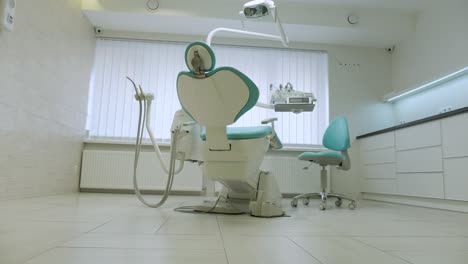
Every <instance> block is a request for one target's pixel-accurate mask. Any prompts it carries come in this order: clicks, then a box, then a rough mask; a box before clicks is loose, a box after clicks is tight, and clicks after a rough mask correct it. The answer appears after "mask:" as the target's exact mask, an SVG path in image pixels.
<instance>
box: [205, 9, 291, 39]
mask: <svg viewBox="0 0 468 264" xmlns="http://www.w3.org/2000/svg"><path fill="white" fill-rule="evenodd" d="M239 14H240V15H241V16H243V17H245V18H258V17H264V16H268V15H271V16H272V18H273V21H274V22H275V23H276V26H277V28H278V31H279V32H280V36H275V35H270V34H263V33H258V32H251V31H245V30H238V29H231V28H216V29H214V30H212V31H211V32H210V33H209V34H208V38H207V40H206V43H207V44H208V45H209V46H210V45H211V39H212V38H213V36H214V35H215V34H216V33H218V32H230V33H235V34H241V35H248V36H254V37H258V38H262V39H270V40H279V41H281V42H282V43H283V46H285V47H288V46H289V39H288V37H287V36H286V33H285V32H284V29H283V26H282V25H281V21H280V19H279V16H278V7H277V6H276V5H275V2H273V1H271V0H254V1H250V2H247V3H246V4H244V9H243V10H242V11H240V12H239Z"/></svg>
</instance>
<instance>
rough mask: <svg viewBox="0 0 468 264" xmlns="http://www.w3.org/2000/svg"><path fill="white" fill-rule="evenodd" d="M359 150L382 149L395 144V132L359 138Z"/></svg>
mask: <svg viewBox="0 0 468 264" xmlns="http://www.w3.org/2000/svg"><path fill="white" fill-rule="evenodd" d="M360 146H361V150H363V151H367V150H373V149H382V148H389V147H393V146H395V132H388V133H384V134H379V135H375V136H371V137H367V138H363V139H361V140H360Z"/></svg>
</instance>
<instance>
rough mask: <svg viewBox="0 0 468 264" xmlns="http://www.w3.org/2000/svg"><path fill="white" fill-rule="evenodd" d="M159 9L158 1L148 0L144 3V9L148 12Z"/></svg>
mask: <svg viewBox="0 0 468 264" xmlns="http://www.w3.org/2000/svg"><path fill="white" fill-rule="evenodd" d="M158 8H159V1H158V0H148V2H146V9H148V11H150V12H156V11H157V10H158Z"/></svg>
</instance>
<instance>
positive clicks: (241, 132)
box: [200, 126, 273, 140]
mask: <svg viewBox="0 0 468 264" xmlns="http://www.w3.org/2000/svg"><path fill="white" fill-rule="evenodd" d="M272 132H273V129H272V128H271V126H255V127H228V128H227V138H228V139H237V140H239V139H254V138H263V137H266V136H268V135H269V134H271V133H272ZM200 137H201V138H202V140H206V132H205V130H203V131H202V133H201V134H200Z"/></svg>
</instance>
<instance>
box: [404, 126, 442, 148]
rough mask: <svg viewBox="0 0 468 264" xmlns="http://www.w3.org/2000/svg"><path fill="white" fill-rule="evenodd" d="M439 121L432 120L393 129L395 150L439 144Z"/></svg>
mask: <svg viewBox="0 0 468 264" xmlns="http://www.w3.org/2000/svg"><path fill="white" fill-rule="evenodd" d="M440 144H441V137H440V122H439V121H434V122H429V123H425V124H421V125H416V126H412V127H408V128H403V129H400V130H397V131H395V146H396V150H405V149H416V148H424V147H432V146H440Z"/></svg>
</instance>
